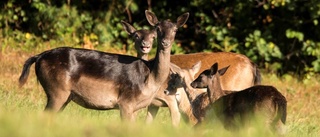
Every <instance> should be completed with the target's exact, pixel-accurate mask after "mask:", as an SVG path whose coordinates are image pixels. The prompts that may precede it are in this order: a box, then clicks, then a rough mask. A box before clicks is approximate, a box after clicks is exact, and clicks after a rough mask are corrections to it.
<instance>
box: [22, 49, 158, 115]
mask: <svg viewBox="0 0 320 137" xmlns="http://www.w3.org/2000/svg"><path fill="white" fill-rule="evenodd" d="M34 62H35V71H36V75H37V78H38V80H39V82H40V84H41V85H42V87H43V88H44V90H45V92H46V94H47V97H48V104H47V107H46V108H48V107H52V106H50V104H52V103H53V102H50V101H51V98H57V97H58V98H61V101H62V103H63V104H64V105H66V104H67V103H68V102H69V101H71V100H72V101H74V102H76V103H77V104H79V105H81V106H83V107H85V108H90V109H101V110H105V109H113V108H118V103H119V102H121V100H126V101H132V100H135V99H136V98H137V97H138V96H139V95H140V94H142V89H144V88H145V82H146V79H147V77H148V75H149V73H150V70H151V66H153V65H152V64H153V62H147V61H144V60H141V59H139V58H134V57H131V56H126V55H119V54H112V53H105V52H100V51H95V50H87V49H77V48H68V47H62V48H56V49H52V50H48V51H45V52H43V53H41V54H39V55H36V56H33V57H31V58H29V59H28V60H27V61H26V63H25V65H24V69H23V72H22V74H21V77H20V79H19V81H20V85H23V84H24V83H25V82H26V80H27V77H28V73H29V68H30V66H31V65H32V64H33V63H34ZM62 98H67V99H66V101H63V100H64V99H62ZM57 100H59V99H55V101H57ZM54 103H56V102H54ZM62 107H63V106H62ZM58 109H59V108H58Z"/></svg>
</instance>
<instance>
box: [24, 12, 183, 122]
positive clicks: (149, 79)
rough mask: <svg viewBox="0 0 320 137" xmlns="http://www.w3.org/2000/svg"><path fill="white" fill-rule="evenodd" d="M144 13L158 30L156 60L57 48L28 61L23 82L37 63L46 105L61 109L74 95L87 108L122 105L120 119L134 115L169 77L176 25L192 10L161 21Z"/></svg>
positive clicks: (150, 14) (131, 117) (47, 107)
mask: <svg viewBox="0 0 320 137" xmlns="http://www.w3.org/2000/svg"><path fill="white" fill-rule="evenodd" d="M145 13H146V17H147V19H148V21H149V23H150V24H151V25H152V26H154V27H155V29H156V31H157V34H158V37H157V39H158V47H157V53H156V57H155V58H154V59H153V60H151V61H145V60H142V59H139V58H136V57H132V56H126V55H120V54H112V53H105V52H100V51H95V50H86V49H78V48H68V47H62V48H56V49H52V50H48V51H45V52H43V53H40V54H38V55H36V56H33V57H30V58H29V59H28V60H27V61H26V62H25V64H24V67H23V70H22V74H21V76H20V78H19V83H20V86H22V85H23V84H24V83H25V82H26V81H27V78H28V75H29V69H30V67H31V65H32V64H33V63H35V71H36V75H37V78H38V80H39V82H40V84H41V85H42V87H43V88H44V91H45V93H46V95H47V99H48V100H47V105H46V108H45V110H51V111H55V112H56V111H59V110H63V108H64V107H65V106H66V105H67V104H68V103H69V102H70V101H71V100H72V101H74V102H76V103H77V104H79V105H81V106H83V107H85V108H89V109H98V110H109V109H120V115H121V118H122V119H124V120H129V121H133V120H134V118H133V115H132V114H133V113H134V112H135V111H136V110H139V109H141V108H143V107H145V106H147V105H149V104H150V103H151V101H152V99H153V97H154V96H155V93H156V92H157V91H158V90H159V88H160V86H161V85H162V83H163V82H164V81H165V80H166V79H167V78H168V75H169V69H170V67H169V66H170V65H169V64H170V51H171V47H172V43H173V42H174V37H175V35H176V31H177V29H178V27H181V26H182V25H183V24H185V22H186V21H187V19H188V17H189V13H185V14H183V15H181V16H179V17H178V18H177V22H176V23H172V22H170V21H168V20H165V21H161V22H160V21H158V19H157V17H156V16H155V15H154V14H153V13H151V12H149V11H146V12H145Z"/></svg>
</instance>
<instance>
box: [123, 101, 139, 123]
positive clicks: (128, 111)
mask: <svg viewBox="0 0 320 137" xmlns="http://www.w3.org/2000/svg"><path fill="white" fill-rule="evenodd" d="M119 109H120V116H121V119H122V120H123V121H126V122H134V121H135V113H134V111H133V108H132V107H130V105H120V106H119ZM136 112H137V111H136Z"/></svg>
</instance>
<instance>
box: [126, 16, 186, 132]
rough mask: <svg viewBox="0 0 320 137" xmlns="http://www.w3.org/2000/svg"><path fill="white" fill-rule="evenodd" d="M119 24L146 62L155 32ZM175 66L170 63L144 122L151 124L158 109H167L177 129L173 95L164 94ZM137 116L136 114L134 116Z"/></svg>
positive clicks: (177, 109)
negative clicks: (165, 77)
mask: <svg viewBox="0 0 320 137" xmlns="http://www.w3.org/2000/svg"><path fill="white" fill-rule="evenodd" d="M121 24H122V26H123V28H124V30H125V31H126V32H127V33H128V35H129V36H130V37H132V38H133V40H134V47H135V49H136V50H137V57H138V58H141V59H144V60H148V59H149V57H148V53H149V52H150V51H151V48H152V44H153V41H154V39H155V37H156V35H157V34H156V31H155V30H153V29H152V30H147V29H140V30H137V29H136V28H135V27H133V26H132V25H130V24H129V23H127V22H125V21H121ZM175 68H177V66H175V65H174V64H172V63H170V74H169V77H168V78H167V79H166V81H165V82H164V83H163V85H162V86H161V88H160V89H159V90H158V91H157V93H156V96H155V98H154V99H153V100H152V102H151V104H150V105H149V106H148V111H147V117H146V122H147V123H149V124H150V123H151V122H152V121H153V117H155V116H156V114H157V112H158V110H159V107H168V108H169V111H170V114H171V117H172V118H171V119H172V125H173V126H175V127H177V126H178V125H179V123H180V121H179V120H180V112H179V108H178V104H177V101H176V98H175V95H169V92H167V93H165V92H166V91H165V88H164V87H167V86H169V85H168V84H169V83H170V82H169V80H170V79H171V77H174V76H175V75H176V73H175V72H174V71H175ZM135 115H137V114H135Z"/></svg>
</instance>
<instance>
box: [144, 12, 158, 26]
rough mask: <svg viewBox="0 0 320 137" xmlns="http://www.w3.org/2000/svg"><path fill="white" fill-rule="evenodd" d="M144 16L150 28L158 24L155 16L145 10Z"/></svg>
mask: <svg viewBox="0 0 320 137" xmlns="http://www.w3.org/2000/svg"><path fill="white" fill-rule="evenodd" d="M145 14H146V18H147V20H148V22H149V24H150V25H151V26H156V25H157V24H158V23H159V21H158V18H157V16H156V15H155V14H153V13H152V12H150V11H148V10H146V11H145Z"/></svg>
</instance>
